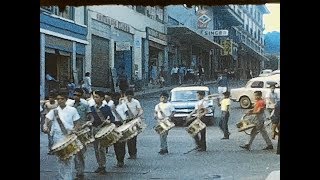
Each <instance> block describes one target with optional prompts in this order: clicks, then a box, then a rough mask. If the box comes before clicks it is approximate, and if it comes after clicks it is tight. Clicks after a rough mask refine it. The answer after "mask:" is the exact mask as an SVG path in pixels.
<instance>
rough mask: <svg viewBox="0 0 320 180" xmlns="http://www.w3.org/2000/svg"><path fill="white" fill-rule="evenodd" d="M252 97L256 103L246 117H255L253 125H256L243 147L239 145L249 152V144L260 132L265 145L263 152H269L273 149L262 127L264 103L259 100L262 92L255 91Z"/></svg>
mask: <svg viewBox="0 0 320 180" xmlns="http://www.w3.org/2000/svg"><path fill="white" fill-rule="evenodd" d="M254 96H255V99H256V103H255V105H254V107H253V109H251V110H249V111H248V112H247V114H248V115H251V114H253V115H255V119H254V120H253V123H254V124H255V125H256V126H255V127H254V128H252V130H251V134H250V139H249V140H248V141H247V143H246V144H245V145H241V146H240V147H241V148H243V149H246V150H250V147H251V144H252V142H253V140H254V139H255V137H256V136H257V134H258V133H259V132H260V133H261V135H262V137H263V139H264V140H265V142H266V143H267V147H265V148H264V149H263V150H271V149H273V145H272V142H271V140H270V138H269V136H268V133H267V131H266V129H265V127H264V110H265V106H266V104H265V101H264V100H263V99H262V98H261V97H262V92H261V91H255V92H254Z"/></svg>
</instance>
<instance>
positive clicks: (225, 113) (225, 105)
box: [219, 91, 231, 139]
mask: <svg viewBox="0 0 320 180" xmlns="http://www.w3.org/2000/svg"><path fill="white" fill-rule="evenodd" d="M223 95H224V98H223V99H222V100H221V101H220V103H219V106H220V107H221V119H220V122H219V127H220V129H221V130H222V131H223V135H224V136H223V138H222V139H229V135H230V132H229V129H228V121H229V117H230V111H229V110H230V104H231V100H230V92H229V91H226V92H224V93H223Z"/></svg>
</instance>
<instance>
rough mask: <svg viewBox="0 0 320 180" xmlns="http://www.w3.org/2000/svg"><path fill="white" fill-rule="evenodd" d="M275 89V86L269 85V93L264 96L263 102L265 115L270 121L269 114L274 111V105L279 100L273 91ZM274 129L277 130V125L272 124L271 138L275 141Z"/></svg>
mask: <svg viewBox="0 0 320 180" xmlns="http://www.w3.org/2000/svg"><path fill="white" fill-rule="evenodd" d="M275 88H276V84H270V92H268V93H267V94H266V96H265V100H266V109H267V110H266V111H265V112H266V114H267V118H268V119H270V118H271V114H272V112H273V111H274V109H275V106H276V103H277V101H278V100H279V96H278V94H277V93H276V92H275V91H274V90H275ZM276 128H277V124H272V126H271V138H272V139H275V136H276Z"/></svg>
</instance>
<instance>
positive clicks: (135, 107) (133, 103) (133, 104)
mask: <svg viewBox="0 0 320 180" xmlns="http://www.w3.org/2000/svg"><path fill="white" fill-rule="evenodd" d="M126 104H127V105H128V106H129V108H130V110H131V112H132V114H133V115H134V116H136V115H138V109H141V105H140V102H139V101H138V100H136V99H134V98H132V99H131V102H129V101H128V99H127V100H126Z"/></svg>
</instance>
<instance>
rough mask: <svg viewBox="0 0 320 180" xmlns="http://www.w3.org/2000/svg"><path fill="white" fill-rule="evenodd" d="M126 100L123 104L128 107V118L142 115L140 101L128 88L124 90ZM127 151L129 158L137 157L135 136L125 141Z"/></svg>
mask: <svg viewBox="0 0 320 180" xmlns="http://www.w3.org/2000/svg"><path fill="white" fill-rule="evenodd" d="M126 96H127V98H126V101H125V104H126V106H127V108H128V114H129V120H133V119H136V118H137V117H140V116H142V114H143V109H142V108H141V105H140V102H139V101H138V100H137V99H135V98H133V96H134V93H133V91H132V90H128V91H127V92H126ZM127 146H128V151H129V155H130V157H129V159H136V158H137V136H135V137H133V138H131V139H129V140H128V141H127Z"/></svg>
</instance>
